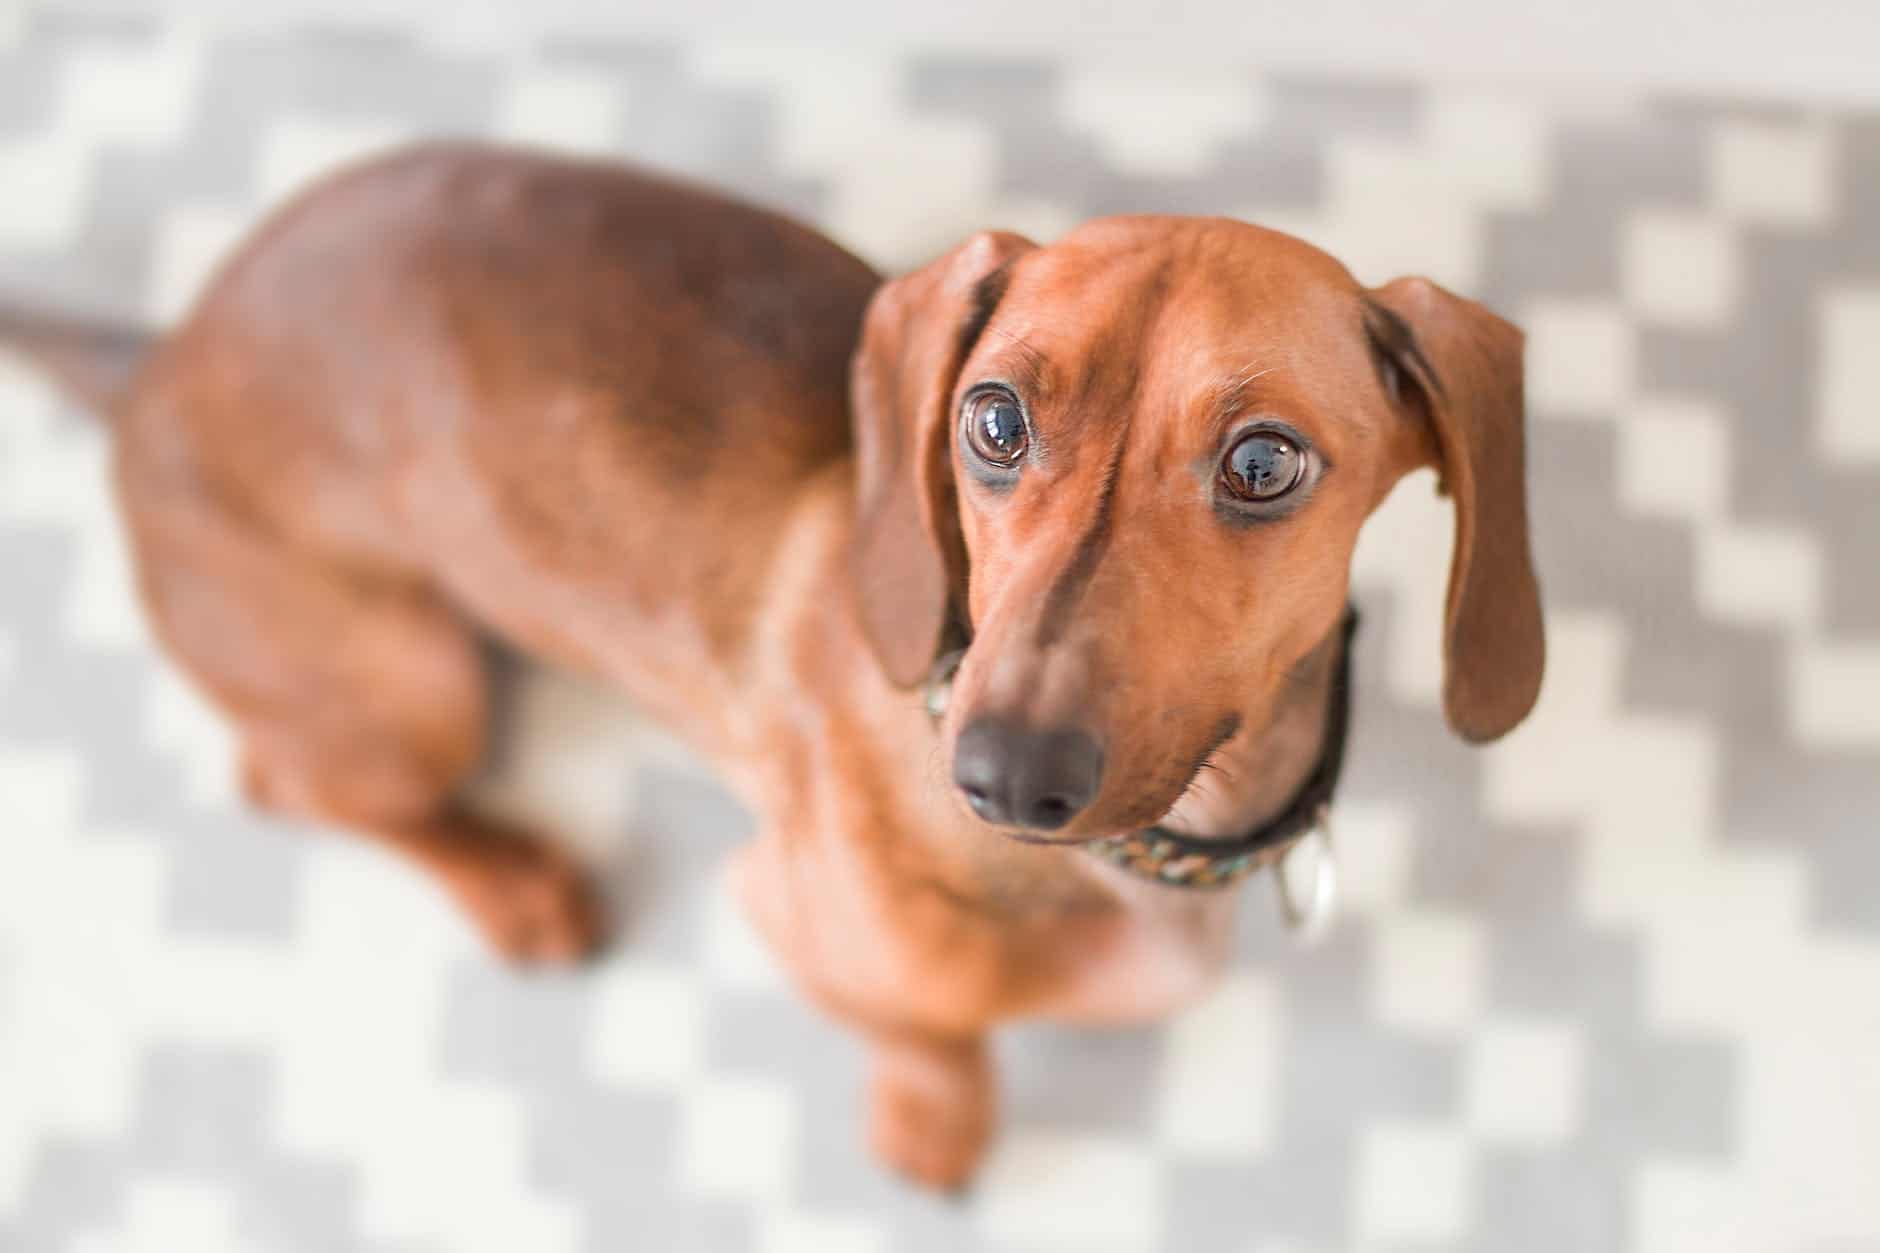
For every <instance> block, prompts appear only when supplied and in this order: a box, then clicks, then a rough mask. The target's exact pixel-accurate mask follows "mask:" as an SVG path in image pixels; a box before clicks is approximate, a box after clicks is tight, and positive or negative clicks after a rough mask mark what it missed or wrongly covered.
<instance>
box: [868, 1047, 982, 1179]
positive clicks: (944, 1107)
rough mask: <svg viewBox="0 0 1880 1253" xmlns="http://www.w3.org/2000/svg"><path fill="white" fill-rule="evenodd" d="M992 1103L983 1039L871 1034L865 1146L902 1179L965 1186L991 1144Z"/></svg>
mask: <svg viewBox="0 0 1880 1253" xmlns="http://www.w3.org/2000/svg"><path fill="white" fill-rule="evenodd" d="M997 1102H998V1085H997V1082H996V1080H995V1078H994V1075H993V1069H992V1057H991V1051H990V1050H989V1049H988V1047H987V1044H986V1037H985V1036H983V1035H975V1036H939V1035H926V1034H907V1033H900V1032H896V1033H881V1034H877V1035H875V1037H874V1046H873V1056H872V1057H871V1058H870V1073H869V1081H868V1142H869V1145H870V1147H871V1148H872V1149H873V1150H874V1152H875V1156H877V1157H879V1158H880V1159H881V1160H882V1161H884V1162H886V1163H887V1164H888V1165H889V1166H892V1167H893V1168H894V1169H896V1170H898V1171H900V1172H901V1173H902V1174H905V1175H907V1176H909V1177H910V1178H912V1179H914V1180H916V1181H918V1182H920V1183H923V1184H926V1185H927V1186H928V1187H931V1188H941V1189H945V1190H949V1191H951V1190H957V1189H960V1188H963V1187H965V1185H966V1183H967V1181H968V1180H969V1179H971V1178H972V1176H973V1173H974V1172H975V1171H976V1170H978V1168H979V1163H980V1159H981V1158H983V1157H984V1156H985V1152H986V1145H987V1144H988V1142H989V1141H990V1140H991V1138H992V1126H993V1119H994V1118H995V1117H996V1116H997V1109H996V1106H997Z"/></svg>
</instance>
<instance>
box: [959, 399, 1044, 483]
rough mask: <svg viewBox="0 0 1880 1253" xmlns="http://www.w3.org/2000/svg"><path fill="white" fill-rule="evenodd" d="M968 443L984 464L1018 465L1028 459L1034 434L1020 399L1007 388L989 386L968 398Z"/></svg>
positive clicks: (966, 407)
mask: <svg viewBox="0 0 1880 1253" xmlns="http://www.w3.org/2000/svg"><path fill="white" fill-rule="evenodd" d="M964 417H965V421H966V442H967V443H968V444H970V445H971V446H972V450H973V452H974V453H975V454H977V455H978V456H979V458H980V459H981V460H983V461H987V462H990V463H991V464H993V465H995V466H1001V467H1009V466H1015V465H1017V464H1018V463H1019V462H1020V461H1023V460H1024V459H1025V453H1026V452H1027V451H1028V450H1029V449H1030V447H1031V435H1030V433H1029V432H1028V431H1026V429H1025V411H1024V410H1023V409H1021V408H1019V406H1018V397H1016V396H1014V395H1012V393H1011V392H1008V391H1006V390H1005V389H1004V388H1003V387H987V388H982V389H981V390H979V391H976V392H974V393H973V394H972V395H970V396H968V397H967V398H966V405H965V415H964Z"/></svg>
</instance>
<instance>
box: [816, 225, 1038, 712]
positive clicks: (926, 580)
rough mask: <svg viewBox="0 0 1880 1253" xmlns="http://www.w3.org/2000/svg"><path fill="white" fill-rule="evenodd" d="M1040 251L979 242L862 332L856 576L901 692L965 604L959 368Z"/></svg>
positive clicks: (1006, 239)
mask: <svg viewBox="0 0 1880 1253" xmlns="http://www.w3.org/2000/svg"><path fill="white" fill-rule="evenodd" d="M1033 247H1035V245H1034V244H1032V243H1031V241H1030V240H1027V239H1024V238H1022V237H1020V236H1018V235H1011V234H1007V233H1004V232H999V231H984V232H981V233H980V234H978V235H975V236H973V237H972V238H971V239H969V240H967V241H966V242H965V243H963V244H961V245H960V246H959V247H957V248H955V249H954V250H953V251H952V252H949V253H947V254H946V255H945V256H944V257H941V258H940V259H939V260H937V261H934V262H931V263H929V264H928V265H926V266H924V267H922V268H921V269H918V270H916V271H914V272H913V273H912V274H908V275H904V276H903V277H901V278H898V279H895V280H893V281H892V282H889V283H886V284H883V286H882V287H881V289H880V290H879V291H877V292H876V293H875V295H874V299H873V300H871V301H870V302H869V305H868V313H867V316H866V317H865V318H864V319H863V322H862V342H861V347H860V349H858V350H857V352H856V354H855V360H854V364H853V366H852V369H851V373H850V408H851V410H852V411H853V420H854V424H855V464H856V473H857V478H858V481H857V484H856V515H857V516H856V546H855V561H854V566H853V568H854V575H855V579H856V591H857V596H858V603H859V604H860V607H861V615H862V627H863V630H864V631H865V632H866V633H867V635H868V642H869V644H870V645H871V646H872V647H873V649H874V651H875V656H876V658H877V659H879V660H880V662H881V666H882V669H883V670H885V671H886V672H887V674H888V677H889V678H890V679H891V680H893V681H894V683H895V684H897V685H898V686H901V687H911V686H913V685H914V684H916V683H918V682H920V680H921V679H922V678H923V677H924V676H925V675H926V673H927V671H928V670H929V668H931V667H932V665H933V662H934V658H935V657H936V656H937V655H938V653H939V650H940V641H941V633H942V631H943V630H944V629H945V627H946V623H947V613H948V609H949V606H950V605H951V604H952V603H954V602H956V601H957V602H958V603H959V604H961V605H962V606H963V605H964V602H965V593H966V541H965V539H964V537H963V536H962V535H961V533H960V524H959V505H958V500H957V497H956V495H955V490H956V489H955V487H954V483H953V473H952V466H951V452H952V428H953V423H952V421H951V420H950V419H951V417H952V405H951V403H950V402H951V398H952V395H953V387H954V383H955V381H956V380H957V378H958V376H959V372H960V367H961V366H963V365H964V364H965V362H966V355H967V354H968V353H969V352H971V351H972V347H973V344H974V343H975V342H976V341H977V340H978V338H979V335H980V332H981V331H983V330H985V327H986V322H987V321H988V320H989V319H990V318H991V317H992V311H993V309H994V307H996V306H997V304H998V302H999V297H1000V295H1001V294H1003V292H1004V290H1005V281H1004V280H1005V277H1006V267H1007V265H1009V264H1010V263H1011V261H1012V259H1013V258H1014V257H1016V256H1018V255H1019V254H1020V253H1022V252H1025V251H1027V250H1029V249H1031V248H1033Z"/></svg>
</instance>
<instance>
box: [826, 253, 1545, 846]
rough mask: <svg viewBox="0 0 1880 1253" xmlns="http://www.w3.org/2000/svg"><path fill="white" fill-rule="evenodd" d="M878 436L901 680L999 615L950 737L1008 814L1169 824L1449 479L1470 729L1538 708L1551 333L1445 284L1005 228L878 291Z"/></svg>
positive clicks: (1093, 831) (994, 809)
mask: <svg viewBox="0 0 1880 1253" xmlns="http://www.w3.org/2000/svg"><path fill="white" fill-rule="evenodd" d="M854 417H855V424H856V439H857V455H858V467H859V470H858V473H859V485H858V490H859V520H858V526H859V532H858V548H857V554H856V558H857V559H856V570H857V578H858V580H859V584H858V594H859V598H860V606H861V613H862V618H863V622H864V624H865V627H866V630H867V632H868V635H869V638H870V641H871V643H872V645H873V647H874V649H875V651H876V653H877V655H878V657H879V659H880V661H881V663H882V665H883V667H884V668H885V669H886V671H887V673H888V674H889V676H890V677H891V678H893V679H894V680H895V682H897V683H898V684H901V685H903V686H908V685H912V684H914V683H917V682H919V681H920V679H921V678H922V677H923V676H924V675H925V674H926V672H927V671H928V669H929V667H930V666H931V664H932V662H933V661H934V658H935V653H936V651H937V649H938V647H939V646H940V643H941V640H942V638H943V635H944V634H945V632H946V628H947V624H948V622H949V621H950V620H952V619H958V620H960V621H962V622H964V623H967V624H970V628H971V632H972V638H973V643H972V647H971V649H970V650H969V651H968V653H967V655H966V659H965V661H964V663H963V664H962V666H961V668H960V671H959V674H958V676H957V678H956V680H955V683H954V688H953V695H952V699H951V702H950V706H949V710H948V715H947V720H946V725H945V733H946V735H947V736H948V737H950V743H949V749H950V751H951V760H952V762H953V769H954V779H955V782H956V783H957V785H958V786H959V788H960V790H961V792H962V793H963V794H964V795H965V796H966V798H967V799H968V800H969V801H970V802H971V803H972V805H973V808H974V809H975V810H976V811H978V812H979V813H980V815H981V816H982V817H984V818H985V819H987V820H988V821H990V822H993V823H994V824H996V825H999V826H1001V827H1006V828H1027V829H1030V830H1032V831H1034V832H1036V831H1052V832H1056V833H1057V834H1058V835H1059V836H1061V837H1063V838H1080V837H1090V836H1096V835H1104V834H1113V833H1115V832H1117V831H1121V830H1126V829H1130V828H1133V827H1138V826H1142V825H1145V824H1147V823H1150V822H1154V821H1156V820H1157V819H1158V818H1159V817H1160V816H1161V815H1162V814H1163V813H1165V812H1166V811H1167V810H1168V809H1169V808H1170V807H1171V806H1172V805H1173V804H1174V803H1175V801H1176V800H1177V799H1178V798H1179V797H1180V796H1181V795H1182V793H1183V791H1184V790H1185V789H1186V788H1187V786H1188V785H1189V783H1190V782H1191V780H1192V779H1193V777H1194V775H1195V773H1196V771H1197V770H1198V769H1199V767H1200V764H1201V763H1202V762H1203V761H1204V760H1205V759H1206V758H1207V757H1208V755H1209V754H1210V753H1211V752H1212V751H1213V750H1214V749H1215V748H1216V747H1218V746H1219V745H1221V744H1222V743H1223V742H1224V741H1225V740H1227V739H1228V738H1229V737H1232V736H1233V735H1234V734H1236V733H1237V732H1239V731H1241V730H1243V729H1249V728H1258V727H1261V726H1263V725H1265V723H1266V721H1267V720H1268V719H1269V718H1270V717H1271V715H1272V712H1273V710H1274V708H1275V706H1276V702H1277V701H1278V700H1279V698H1280V696H1281V694H1282V689H1283V687H1284V685H1285V683H1286V682H1287V676H1288V675H1289V673H1291V672H1292V670H1293V668H1294V667H1295V665H1297V664H1298V663H1299V662H1300V661H1301V659H1302V658H1304V657H1306V655H1307V654H1308V653H1309V652H1311V651H1312V649H1313V648H1314V646H1315V645H1317V644H1318V643H1319V642H1320V641H1321V640H1322V639H1324V638H1325V637H1326V635H1327V634H1328V632H1330V631H1331V630H1332V628H1333V627H1334V626H1335V625H1336V623H1337V622H1338V619H1339V616H1340V613H1341V611H1342V609H1343V607H1344V604H1345V596H1346V583H1347V579H1348V576H1349V566H1350V559H1351V553H1352V548H1353V545H1354V544H1355V542H1356V540H1357V537H1358V530H1359V527H1360V526H1361V525H1362V524H1363V522H1364V520H1365V518H1366V517H1367V516H1368V515H1369V514H1370V513H1371V511H1372V510H1373V509H1375V508H1376V507H1377V505H1378V504H1379V503H1380V502H1381V501H1382V500H1383V499H1384V497H1385V496H1386V494H1388V492H1389V491H1390V489H1391V487H1392V486H1393V485H1394V484H1395V483H1396V482H1397V481H1398V479H1400V478H1401V477H1402V476H1403V475H1404V474H1406V473H1407V472H1409V471H1411V470H1413V469H1416V468H1418V467H1420V466H1434V467H1435V468H1436V469H1437V471H1438V473H1439V475H1440V476H1441V481H1442V483H1443V484H1444V485H1445V487H1446V489H1447V490H1448V492H1449V494H1450V495H1451V496H1453V497H1454V500H1455V505H1456V527H1455V535H1456V539H1455V552H1454V557H1453V562H1452V566H1451V571H1450V583H1449V597H1448V606H1447V622H1446V628H1445V632H1446V633H1445V639H1444V652H1445V656H1444V664H1445V667H1446V672H1445V678H1444V688H1443V700H1444V708H1445V712H1446V714H1447V716H1448V720H1449V723H1450V725H1451V726H1452V727H1453V728H1454V729H1455V730H1456V731H1457V732H1458V733H1459V734H1461V735H1462V736H1464V737H1465V738H1467V739H1470V740H1487V739H1492V738H1494V737H1496V736H1498V735H1501V734H1502V733H1503V732H1505V731H1507V730H1508V729H1509V728H1511V727H1513V726H1514V725H1515V724H1516V723H1517V722H1519V721H1520V720H1521V719H1522V718H1523V717H1524V716H1525V715H1526V713H1527V711H1528V709H1529V708H1530V707H1531V706H1532V704H1533V702H1534V698H1535V696H1536V693H1537V692H1538V689H1539V685H1540V676H1541V665H1542V652H1543V647H1542V637H1541V615H1540V604H1539V598H1538V592H1537V590H1536V586H1535V580H1534V573H1533V568H1532V565H1531V563H1530V560H1529V555H1528V539H1527V511H1526V504H1525V487H1524V478H1523V474H1524V470H1523V451H1522V376H1521V334H1520V332H1519V331H1518V330H1516V328H1514V327H1513V326H1511V325H1509V324H1508V323H1507V322H1504V321H1503V320H1501V319H1500V318H1498V317H1496V316H1495V315H1494V314H1492V313H1490V312H1489V311H1488V310H1487V309H1484V308H1483V307H1482V306H1480V305H1477V304H1474V303H1472V302H1470V301H1468V300H1464V299H1461V298H1459V297H1457V296H1453V295H1451V294H1450V293H1448V292H1446V291H1444V290H1442V289H1441V288H1439V287H1437V286H1436V285H1434V284H1432V283H1430V282H1428V281H1427V280H1423V279H1400V280H1398V281H1396V282H1393V283H1390V284H1388V285H1386V286H1384V287H1382V288H1376V289H1371V290H1367V289H1365V288H1363V287H1361V286H1359V285H1358V283H1357V282H1356V281H1355V280H1354V279H1353V278H1352V277H1351V275H1350V274H1349V273H1348V272H1347V271H1346V270H1345V268H1344V267H1343V266H1341V265H1340V264H1339V263H1338V262H1337V261H1335V260H1333V259H1332V258H1331V257H1329V256H1327V255H1325V254H1324V253H1323V252H1320V251H1319V250H1317V249H1315V248H1313V247H1311V246H1309V245H1307V244H1305V243H1303V242H1301V241H1299V240H1296V239H1293V238H1291V237H1289V236H1286V235H1281V234H1277V233H1275V232H1272V231H1268V230H1263V229H1260V228H1258V227H1254V226H1249V225H1246V224H1244V223H1239V222H1232V221H1226V220H1219V219H1187V218H1163V217H1130V218H1114V219H1106V220H1102V221H1098V222H1093V223H1090V224H1089V225H1087V226H1084V227H1082V228H1081V229H1079V230H1077V231H1075V232H1073V233H1072V234H1070V235H1069V236H1067V237H1065V238H1064V239H1063V240H1061V241H1060V242H1058V243H1056V244H1053V245H1051V246H1049V247H1039V246H1037V245H1034V244H1032V243H1030V242H1029V241H1027V240H1024V239H1021V238H1019V237H1017V236H1014V235H1007V234H982V235H979V236H976V237H974V238H973V239H971V240H969V241H968V242H967V243H965V244H962V245H961V246H960V247H958V248H956V249H955V250H954V251H953V252H951V253H949V254H948V255H946V256H944V257H942V258H940V259H939V260H937V261H935V262H933V263H932V264H931V265H928V266H927V267H925V268H924V269H921V270H918V271H916V272H914V273H912V274H909V275H907V276H905V277H903V278H900V279H897V280H895V281H893V282H890V283H888V284H886V285H885V286H884V287H883V288H882V289H881V290H880V291H879V293H878V294H877V295H876V296H875V298H874V301H873V303H872V305H871V306H870V308H869V311H868V315H867V319H866V323H865V326H864V332H863V339H862V344H861V347H860V350H859V351H858V353H857V355H856V359H855V367H854Z"/></svg>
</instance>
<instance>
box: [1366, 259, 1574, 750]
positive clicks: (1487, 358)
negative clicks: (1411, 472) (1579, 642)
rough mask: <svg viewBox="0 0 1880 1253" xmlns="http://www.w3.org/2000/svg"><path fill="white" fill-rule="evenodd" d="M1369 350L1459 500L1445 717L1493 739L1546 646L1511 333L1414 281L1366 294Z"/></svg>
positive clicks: (1520, 706)
mask: <svg viewBox="0 0 1880 1253" xmlns="http://www.w3.org/2000/svg"><path fill="white" fill-rule="evenodd" d="M1371 300H1372V305H1373V313H1374V316H1373V317H1372V319H1371V325H1370V331H1371V336H1372V340H1373V342H1374V343H1376V344H1377V346H1378V347H1379V349H1380V350H1381V351H1382V352H1383V353H1384V355H1385V357H1386V359H1387V361H1388V362H1389V363H1390V364H1391V365H1393V366H1394V367H1395V369H1396V371H1397V373H1398V375H1399V377H1401V378H1402V379H1404V380H1407V382H1408V384H1409V386H1408V387H1398V388H1395V389H1394V390H1395V391H1397V392H1398V393H1399V395H1397V396H1395V397H1394V399H1397V400H1398V402H1399V403H1400V404H1401V405H1403V406H1405V407H1406V408H1409V409H1411V410H1413V411H1415V410H1420V411H1421V413H1420V415H1418V416H1419V417H1420V418H1427V420H1428V422H1429V423H1430V427H1431V430H1432V433H1433V434H1434V436H1435V443H1436V450H1437V457H1438V467H1437V468H1438V472H1439V473H1440V475H1441V482H1442V484H1443V487H1442V489H1441V490H1446V491H1447V492H1448V493H1449V494H1450V495H1451V496H1453V497H1454V498H1455V502H1456V547H1455V554H1454V556H1453V558H1452V559H1451V563H1450V567H1449V598H1448V606H1447V613H1446V616H1445V620H1444V628H1443V712H1444V714H1445V715H1446V716H1447V718H1448V719H1449V725H1450V726H1451V727H1452V728H1454V730H1455V731H1456V733H1457V734H1458V735H1460V736H1462V737H1463V738H1464V739H1466V740H1471V741H1476V742H1480V741H1483V740H1492V739H1495V738H1496V737H1498V736H1501V735H1503V734H1505V733H1506V732H1508V731H1509V730H1511V729H1512V728H1513V727H1514V726H1515V725H1516V724H1517V723H1519V722H1520V721H1521V719H1523V718H1525V717H1526V716H1527V713H1528V710H1530V709H1532V708H1533V706H1534V700H1535V698H1536V697H1537V696H1538V695H1539V694H1540V686H1541V669H1542V666H1543V664H1544V662H1545V660H1546V643H1545V640H1544V638H1543V635H1542V628H1541V602H1540V589H1539V587H1538V586H1537V585H1536V583H1535V579H1534V563H1533V559H1532V558H1531V557H1530V555H1529V552H1528V524H1527V469H1526V463H1525V461H1526V453H1525V445H1524V438H1523V431H1522V428H1523V423H1524V407H1525V406H1524V402H1523V397H1522V375H1521V343H1522V334H1521V331H1520V329H1519V328H1517V327H1515V326H1514V325H1512V324H1511V323H1508V322H1505V321H1503V320H1502V319H1501V318H1499V317H1497V316H1496V315H1495V314H1493V313H1491V312H1489V310H1487V309H1485V308H1483V307H1482V306H1481V305H1479V304H1476V303H1475V302H1474V301H1472V300H1464V299H1462V298H1461V297H1459V296H1455V295H1452V294H1450V293H1449V292H1447V291H1444V290H1443V289H1442V288H1441V287H1438V286H1437V285H1436V284H1434V283H1432V282H1430V281H1429V280H1428V279H1421V278H1401V279H1398V280H1396V281H1395V282H1392V283H1389V284H1387V285H1386V286H1384V287H1380V288H1377V289H1375V290H1374V291H1372V292H1371Z"/></svg>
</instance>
